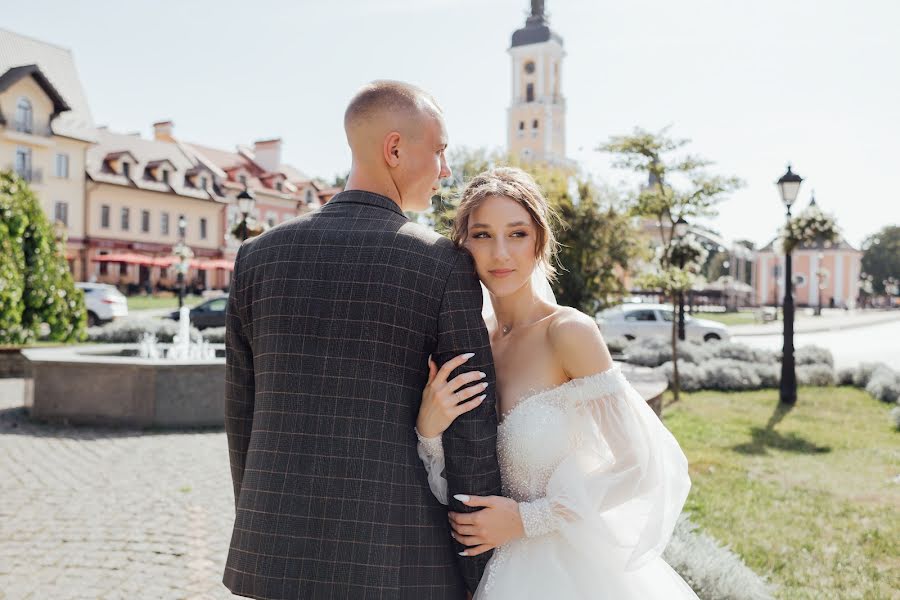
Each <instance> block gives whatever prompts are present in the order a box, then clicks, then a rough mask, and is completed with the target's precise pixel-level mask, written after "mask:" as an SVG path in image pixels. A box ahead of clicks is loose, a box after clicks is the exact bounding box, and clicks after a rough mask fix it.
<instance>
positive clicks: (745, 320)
mask: <svg viewBox="0 0 900 600" xmlns="http://www.w3.org/2000/svg"><path fill="white" fill-rule="evenodd" d="M693 316H695V317H697V318H698V319H709V320H710V321H717V322H719V323H722V324H723V325H751V324H753V323H758V322H759V321H757V320H756V317H755V316H754V315H753V313H752V312H734V313H725V312H720V313H714V312H696V313H694V314H693Z"/></svg>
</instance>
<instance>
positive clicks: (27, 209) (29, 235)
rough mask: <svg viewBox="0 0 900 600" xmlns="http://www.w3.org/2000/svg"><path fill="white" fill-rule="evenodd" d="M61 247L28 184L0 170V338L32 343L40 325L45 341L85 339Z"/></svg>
mask: <svg viewBox="0 0 900 600" xmlns="http://www.w3.org/2000/svg"><path fill="white" fill-rule="evenodd" d="M64 247H65V244H64V242H63V241H61V240H58V239H57V236H56V235H55V233H54V230H53V227H52V226H51V224H50V223H49V221H48V219H47V217H46V215H44V211H43V210H42V209H41V205H40V202H39V201H38V199H37V197H36V196H35V195H34V193H33V192H32V191H31V189H30V188H29V187H28V184H27V183H26V182H25V181H24V180H23V179H21V178H20V177H19V176H17V175H16V174H14V173H12V172H9V171H5V172H2V173H0V305H2V306H3V310H2V311H0V343H4V344H27V343H29V342H32V341H34V340H35V339H36V338H37V337H38V336H39V335H40V333H41V327H42V325H44V324H46V326H47V327H48V328H49V334H48V337H49V339H51V340H54V341H60V342H73V341H80V340H82V339H84V338H85V328H86V326H87V313H86V312H85V309H84V294H83V293H82V292H81V291H80V290H78V289H77V288H75V284H74V282H73V280H72V275H71V273H70V272H69V267H68V265H67V264H66V259H65V256H64V254H63V248H64Z"/></svg>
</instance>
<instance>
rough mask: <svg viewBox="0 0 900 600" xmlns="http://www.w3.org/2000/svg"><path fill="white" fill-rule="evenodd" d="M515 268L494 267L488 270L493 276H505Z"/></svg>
mask: <svg viewBox="0 0 900 600" xmlns="http://www.w3.org/2000/svg"><path fill="white" fill-rule="evenodd" d="M513 271H515V269H494V270H493V271H488V273H490V274H491V275H493V276H494V277H506V276H507V275H509V274H511V273H512V272H513Z"/></svg>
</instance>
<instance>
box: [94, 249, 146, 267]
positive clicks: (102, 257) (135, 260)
mask: <svg viewBox="0 0 900 600" xmlns="http://www.w3.org/2000/svg"><path fill="white" fill-rule="evenodd" d="M93 260H94V262H118V263H129V264H133V265H155V264H156V259H154V258H153V257H152V256H144V255H143V254H135V253H134V252H121V253H118V254H98V255H97V256H95V257H94V259H93Z"/></svg>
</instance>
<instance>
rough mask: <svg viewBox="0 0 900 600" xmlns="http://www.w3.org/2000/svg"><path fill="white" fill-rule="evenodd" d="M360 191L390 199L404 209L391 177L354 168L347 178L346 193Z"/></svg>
mask: <svg viewBox="0 0 900 600" xmlns="http://www.w3.org/2000/svg"><path fill="white" fill-rule="evenodd" d="M351 190H359V191H363V192H372V193H373V194H379V195H381V196H385V197H386V198H390V199H391V200H393V201H394V203H395V204H396V205H397V206H399V207H400V208H403V206H402V205H401V204H400V192H399V190H397V186H396V185H394V182H393V181H392V180H391V178H390V177H381V176H379V175H378V174H372V173H367V172H365V171H364V170H361V169H357V168H352V169H350V175H349V176H348V177H347V183H346V185H344V191H348V192H349V191H351Z"/></svg>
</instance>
